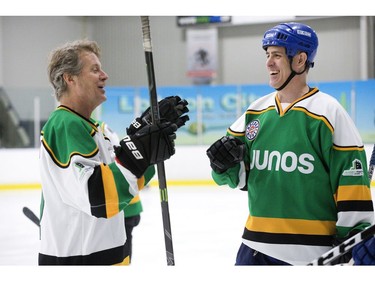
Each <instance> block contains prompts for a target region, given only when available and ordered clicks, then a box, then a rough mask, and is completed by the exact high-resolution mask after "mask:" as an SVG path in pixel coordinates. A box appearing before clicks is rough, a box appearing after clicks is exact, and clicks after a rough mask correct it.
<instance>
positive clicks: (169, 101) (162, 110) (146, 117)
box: [126, 96, 189, 135]
mask: <svg viewBox="0 0 375 281" xmlns="http://www.w3.org/2000/svg"><path fill="white" fill-rule="evenodd" d="M158 104H159V115H160V123H164V122H171V123H174V124H176V125H177V127H178V128H180V127H182V126H184V125H185V123H186V122H187V121H188V120H189V116H188V115H187V114H186V115H183V114H185V113H187V112H189V108H188V107H187V105H188V102H187V101H186V100H184V99H183V100H182V99H181V98H180V97H179V96H170V97H166V98H164V99H162V100H161V101H159V103H158ZM151 122H152V117H151V110H150V107H149V108H147V109H146V110H145V112H143V113H142V115H141V117H138V118H135V119H134V120H133V121H132V123H131V124H130V126H129V128H127V129H126V133H127V134H128V135H134V134H135V132H136V131H137V130H139V129H140V128H142V127H144V126H146V125H149V124H151Z"/></svg>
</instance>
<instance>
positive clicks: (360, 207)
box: [337, 200, 374, 212]
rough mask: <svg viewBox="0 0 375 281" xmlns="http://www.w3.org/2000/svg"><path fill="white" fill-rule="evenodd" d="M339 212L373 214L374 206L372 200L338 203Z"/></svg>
mask: <svg viewBox="0 0 375 281" xmlns="http://www.w3.org/2000/svg"><path fill="white" fill-rule="evenodd" d="M337 210H338V211H339V212H351V211H352V212H372V211H374V205H373V203H372V201H371V200H350V201H338V202H337Z"/></svg>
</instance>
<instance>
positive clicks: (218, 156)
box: [206, 136, 245, 174]
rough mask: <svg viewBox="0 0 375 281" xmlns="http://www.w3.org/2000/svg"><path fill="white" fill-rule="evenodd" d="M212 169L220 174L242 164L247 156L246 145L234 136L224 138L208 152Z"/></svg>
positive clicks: (215, 143)
mask: <svg viewBox="0 0 375 281" xmlns="http://www.w3.org/2000/svg"><path fill="white" fill-rule="evenodd" d="M206 153H207V156H208V158H209V159H210V166H211V168H212V169H213V170H214V171H215V172H216V173H218V174H222V173H224V172H225V171H226V170H228V169H229V168H232V167H234V166H235V165H236V164H238V163H240V162H241V161H242V160H243V158H244V155H245V144H244V143H243V142H242V141H240V140H239V139H237V138H235V137H232V136H224V137H222V138H221V139H219V140H217V141H216V142H214V143H213V144H212V145H211V146H210V147H209V148H208V149H207V151H206Z"/></svg>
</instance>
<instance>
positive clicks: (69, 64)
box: [48, 39, 100, 101]
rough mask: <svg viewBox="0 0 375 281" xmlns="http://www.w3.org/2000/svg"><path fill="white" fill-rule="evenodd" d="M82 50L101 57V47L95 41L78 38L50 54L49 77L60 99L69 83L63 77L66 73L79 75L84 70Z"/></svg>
mask: <svg viewBox="0 0 375 281" xmlns="http://www.w3.org/2000/svg"><path fill="white" fill-rule="evenodd" d="M82 52H90V53H94V54H95V55H96V56H97V57H98V58H100V48H99V46H98V44H97V43H96V42H95V41H89V40H86V39H84V40H76V41H73V42H68V43H66V44H64V45H63V46H61V47H58V48H57V49H55V50H53V51H52V52H51V54H50V58H49V64H48V77H49V81H50V82H51V84H52V86H53V88H54V90H55V96H56V99H57V100H58V101H59V100H60V98H61V96H62V95H63V94H64V92H65V91H66V90H67V84H66V82H65V80H64V78H63V74H64V73H68V74H71V75H78V74H80V73H81V70H82V67H83V65H82V61H81V60H80V54H81V53H82Z"/></svg>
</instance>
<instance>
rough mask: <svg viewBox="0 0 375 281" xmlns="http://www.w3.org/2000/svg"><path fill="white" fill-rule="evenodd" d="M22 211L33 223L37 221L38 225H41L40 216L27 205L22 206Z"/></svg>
mask: <svg viewBox="0 0 375 281" xmlns="http://www.w3.org/2000/svg"><path fill="white" fill-rule="evenodd" d="M22 212H23V213H24V215H25V216H26V217H27V218H29V219H30V220H31V221H32V222H33V223H35V224H36V225H37V226H39V227H40V220H39V218H38V217H37V216H36V215H35V214H34V212H33V211H31V210H30V209H29V208H27V207H23V208H22Z"/></svg>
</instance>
